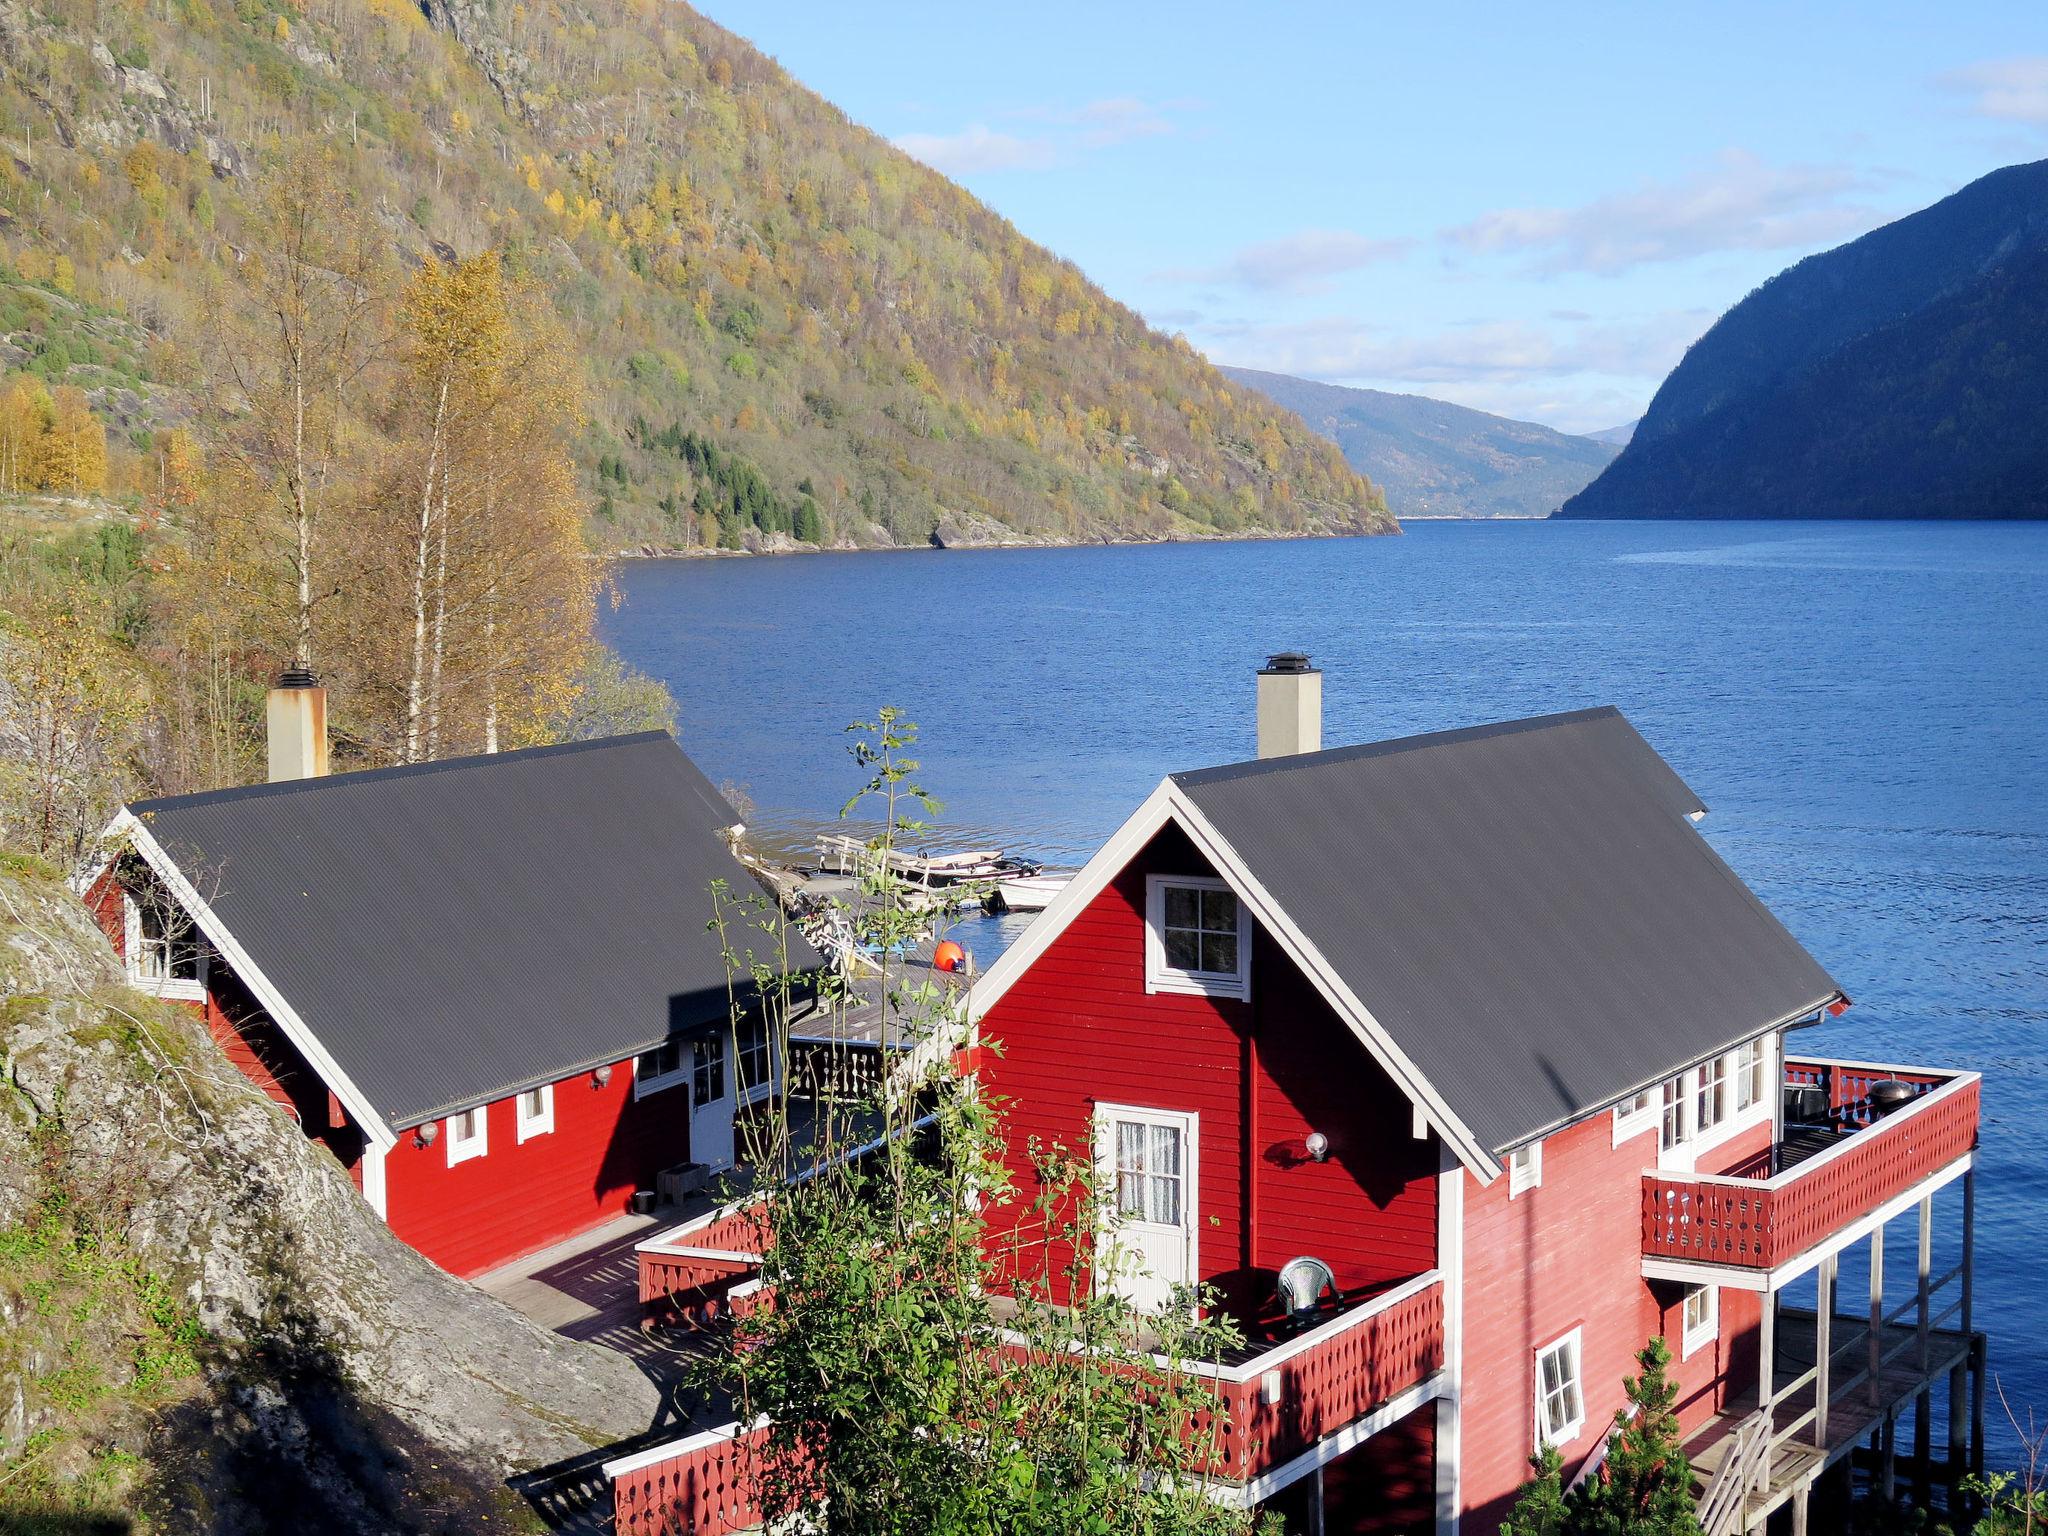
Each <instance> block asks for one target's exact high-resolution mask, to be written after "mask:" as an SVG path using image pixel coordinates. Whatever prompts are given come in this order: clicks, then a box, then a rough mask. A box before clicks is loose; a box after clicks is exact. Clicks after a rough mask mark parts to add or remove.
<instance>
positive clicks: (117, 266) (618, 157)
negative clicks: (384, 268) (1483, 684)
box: [0, 0, 1391, 548]
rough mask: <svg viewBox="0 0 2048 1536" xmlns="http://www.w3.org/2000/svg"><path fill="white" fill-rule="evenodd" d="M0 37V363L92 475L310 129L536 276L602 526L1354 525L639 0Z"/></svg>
mask: <svg viewBox="0 0 2048 1536" xmlns="http://www.w3.org/2000/svg"><path fill="white" fill-rule="evenodd" d="M0 66H4V67H0V144H4V152H0V247H4V249H0V279H4V278H5V277H6V276H8V275H11V277H12V279H13V281H12V282H11V283H10V285H9V286H8V288H6V289H5V290H4V291H0V327H4V330H5V337H4V340H0V363H6V364H11V365H13V366H17V367H20V366H25V367H27V368H29V369H30V370H32V371H33V372H35V373H36V374H37V375H39V376H40V377H41V378H42V379H43V380H44V381H45V382H46V383H47V384H49V385H50V386H53V387H54V386H57V385H65V386H72V387H76V388H78V389H79V390H81V391H83V393H84V398H85V399H86V400H87V401H89V403H90V405H91V407H92V409H93V411H94V412H95V414H96V415H97V416H98V417H99V418H100V419H101V420H102V421H103V422H104V423H105V425H106V426H107V428H108V429H109V430H110V432H111V438H112V449H113V460H114V462H113V464H112V466H111V468H110V470H109V476H110V479H111V483H112V488H113V489H114V490H116V491H120V490H124V489H135V488H138V487H140V486H141V485H143V484H144V483H146V482H147V481H148V480H149V478H150V474H151V470H150V468H149V465H150V463H151V462H153V459H154V458H160V456H161V446H162V445H161V441H160V438H161V435H162V433H163V431H164V429H166V428H167V427H169V426H171V425H173V424H175V423H176V422H178V421H179V420H180V419H182V418H183V417H185V416H186V415H189V414H191V413H193V412H194V411H195V409H196V406H195V403H194V402H195V400H196V398H197V397H198V396H199V395H201V394H202V393H204V392H205V391H206V390H207V389H209V388H214V387H217V386H218V383H219V378H220V374H219V369H218V363H219V358H218V356H217V354H218V352H219V345H218V342H219V338H218V336H217V334H216V333H217V331H218V328H219V322H220V321H221V320H222V318H223V314H224V309H225V308H231V307H232V306H233V304H234V303H235V302H238V300H237V299H236V296H235V295H234V292H233V284H232V281H231V280H232V278H233V276H234V274H235V273H236V271H237V269H238V267H239V266H240V264H241V263H242V262H243V260H244V259H245V256H246V255H247V254H248V252H249V251H250V250H251V249H252V247H254V246H255V245H257V244H258V243H259V241H258V240H257V237H256V235H255V234H254V233H253V232H252V220H253V219H254V217H255V209H254V199H255V190H254V189H255V188H256V186H257V185H258V184H259V182H260V181H261V178H262V175H263V174H264V173H265V172H266V170H268V169H269V168H271V167H273V166H274V165H275V163H276V162H277V160H278V158H279V156H280V155H281V154H282V153H283V151H284V149H285V148H286V146H288V145H290V144H292V143H295V142H297V141H300V140H304V139H308V138H311V139H314V140H317V141H319V142H320V143H322V144H323V145H325V146H327V147H329V148H330V149H332V150H333V151H334V154H335V157H336V174H337V175H338V177H339V179H340V182H341V184H342V186H343V188H344V189H345V190H346V191H347V192H349V193H350V194H351V195H353V196H354V197H355V198H356V199H357V200H358V201H359V202H360V204H361V206H362V207H363V208H365V209H366V210H368V212H369V214H370V217H371V221H372V228H373V231H374V234H375V237H376V239H377V241H378V242H379V243H380V245H381V246H382V247H383V249H382V250H381V251H380V252H379V256H378V259H379V260H380V261H382V262H385V263H388V264H391V265H393V266H395V267H397V268H398V269H400V271H401V272H402V271H403V270H405V269H409V268H412V267H416V266H417V265H418V264H419V263H420V262H421V261H423V260H424V259H426V258H428V257H430V256H434V255H438V256H440V257H442V258H443V259H447V260H453V259H456V258H467V257H471V256H475V255H478V254H480V253H483V252H487V251H491V252H496V253H498V254H499V255H500V256H501V257H502V261H503V265H504V268H505V270H506V272H507V273H508V275H509V276H510V277H511V278H512V279H513V280H515V281H517V282H530V283H531V284H533V285H534V286H536V287H537V288H538V289H539V291H541V292H542V293H543V294H544V295H545V296H546V297H547V299H548V301H549V302H550V304H551V305H552V307H553V309H554V311H555V314H556V315H557V317H558V318H559V321H560V323H561V325H562V327H563V329H564V333H565V347H566V350H567V353H568V355H569V357H570V359H571V361H572V362H573V366H574V370H575V372H576V373H577V374H578V375H579V380H578V382H579V383H580V385H581V386H582V387H581V389H580V390H579V391H578V393H579V394H580V395H581V397H582V398H583V400H584V401H585V402H587V410H588V415H587V418H586V419H585V420H583V421H582V422H580V423H579V424H578V425H577V429H576V436H575V440H574V448H575V461H576V465H577V472H578V477H579V482H580V486H581V489H582V492H583V494H584V496H585V497H586V499H587V501H588V504H589V507H590V510H591V514H592V519H593V526H592V533H593V534H594V536H595V542H596V543H597V544H598V546H599V547H601V548H605V547H609V548H620V547H631V546H636V545H659V546H663V547H677V548H683V547H691V546H700V545H705V544H722V545H725V546H726V547H739V546H742V545H746V546H750V547H754V546H761V545H764V544H765V545H767V546H770V547H779V546H785V545H788V544H792V543H797V542H804V543H854V544H882V543H891V542H894V543H923V542H925V541H927V540H929V539H932V538H933V537H935V536H936V537H938V538H940V539H942V540H944V541H947V542H984V541H995V540H1005V539H1012V538H1023V539H1056V540H1065V539H1098V538H1153V537H1170V536H1204V535H1211V534H1216V533H1226V532H1265V531H1272V532H1311V531H1343V532H1372V531H1385V530H1388V529H1390V528H1391V521H1390V520H1389V519H1388V518H1387V516H1386V514H1385V510H1384V503H1383V501H1382V499H1381V497H1380V496H1379V493H1378V492H1377V491H1376V490H1375V489H1374V488H1373V487H1372V486H1371V485H1369V484H1368V483H1367V482H1366V480H1364V479H1363V478H1362V477H1360V476H1358V475H1357V474H1355V473H1353V472H1352V471H1351V470H1349V469H1348V468H1347V467H1346V466H1345V464H1344V463H1343V461H1342V459H1341V457H1340V456H1339V455H1338V454H1337V453H1336V452H1335V450H1334V449H1332V448H1331V447H1330V446H1329V445H1328V444H1327V443H1325V442H1323V441H1322V440H1321V439H1319V438H1317V437H1316V436H1315V435H1314V434H1312V433H1310V432H1309V431H1308V430H1307V429H1306V428H1305V427H1303V426H1302V424H1301V423H1300V422H1299V421H1298V420H1297V419H1295V418H1294V417H1293V416H1292V415H1290V414H1289V413H1287V412H1285V411H1282V410H1278V409H1276V408H1274V407H1273V406H1272V405H1271V404H1270V403H1269V402H1267V401H1266V400H1264V399H1263V398H1261V397H1259V396H1256V395H1251V394H1248V393H1247V392H1245V391H1242V390H1240V389H1237V388H1235V387H1233V386H1232V385H1231V384H1229V383H1228V381H1226V380H1225V379H1223V378H1222V376H1221V375H1220V374H1218V373H1217V372H1216V371H1215V370H1214V369H1213V368H1211V367H1209V366H1208V365H1207V364H1206V363H1205V362H1203V361H1202V360H1201V359H1200V358H1199V357H1198V356H1196V355H1195V354H1194V353H1193V352H1192V351H1191V350H1190V349H1189V348H1188V347H1187V346H1186V344H1185V343H1184V342H1182V341H1180V340H1178V339H1176V338H1171V337H1167V336H1164V335H1161V334H1159V333H1157V332H1155V331H1153V330H1151V329H1150V328H1149V327H1147V326H1146V325H1145V323H1144V322H1143V321H1142V320H1141V319H1140V318H1139V317H1138V316H1137V315H1136V314H1135V313H1133V312H1132V311H1130V310H1129V309H1126V308H1124V307H1123V306H1121V305H1118V304H1116V303H1114V302H1112V301H1111V300H1110V299H1108V298H1107V297H1106V296H1105V295H1104V294H1103V293H1102V292H1101V291H1100V290H1099V289H1097V288H1095V287H1094V286H1093V285H1091V284H1090V283H1089V282H1088V281H1087V280H1086V279H1085V278H1084V277H1083V276H1082V275H1081V273H1080V272H1079V271H1078V270H1076V269H1075V268H1074V267H1073V266H1071V265H1070V264H1068V263H1065V262H1062V261H1060V260H1058V259H1056V258H1055V257H1053V256H1052V255H1050V254H1049V253H1047V252H1046V251H1044V250H1042V249H1040V248H1039V247H1037V246H1034V245H1032V244H1031V243H1030V242H1029V241H1027V240H1025V239H1024V238H1023V237H1022V236H1021V235H1019V234H1018V232H1017V231H1016V230H1015V229H1014V228H1012V227H1011V226H1010V225H1008V224H1007V223H1006V222H1004V221H1003V220H1002V219H1000V218H998V217H997V216H996V215H995V214H993V213H992V212H990V211H989V210H988V209H987V208H985V207H983V206H982V205H981V204H979V203H978V202H976V201H975V200H974V199H973V198H972V197H970V196H968V195H967V194H966V193H965V192H963V191H962V190H961V189H959V188H958V187H956V186H954V185H952V184H951V183H949V182H947V181H946V180H945V179H944V178H943V177H941V176H939V175H937V174H936V173H934V172H932V171H930V170H927V169H926V168H924V167H922V166H920V165H918V164H916V163H915V162H913V161H911V160H909V159H907V158H906V157H905V156H903V155H901V154H900V153H898V152H897V151H895V150H894V149H892V148H891V147H890V146H888V145H887V144H886V143H884V142H883V141H881V140H880V139H878V138H877V137H875V136H874V135H872V134H870V133H868V132H866V131H865V130H863V129H861V128H859V127H857V126H855V125H853V124H852V123H849V122H848V121H847V120H846V118H845V117H844V116H843V115H842V114H840V113H839V112H837V111H836V110H835V109H833V108H832V107H831V106H829V105H828V104H827V103H825V102H823V101H821V100H820V99H818V98H817V97H816V96H814V95H812V94H811V93H810V92H808V91H806V90H804V89H803V88H802V87H801V86H800V85H798V84H797V83H796V82H794V81H792V80H791V79H789V77H788V76H787V75H785V74H784V73H783V72H782V71H781V70H780V69H779V68H777V67H776V66H775V65H774V63H773V62H772V61H770V60H768V59H766V58H764V57H763V56H761V55H760V54H759V53H757V52H756V51H755V50H753V49H752V48H750V47H748V46H747V45H746V44H745V43H743V42H741V41H740V40H738V39H736V38H734V37H733V36H732V35H731V34H729V33H727V32H725V31H723V30H722V29H720V28H719V27H717V26H715V25H713V24H711V23H710V22H708V21H706V20H705V19H704V18H702V17H700V16H698V15H696V14H695V13H694V12H692V11H690V10H689V9H687V8H685V7H684V6H681V5H678V4H664V5H655V4H652V3H648V0H577V3H574V4H549V3H537V4H528V3H506V4H502V5H485V4H472V3H469V0H458V3H455V4H450V5H440V4H430V5H428V6H426V7H425V8H420V7H416V6H415V5H413V4H411V3H408V0H334V3H332V4H324V5H321V6H317V7H311V8H307V9H301V8H299V7H297V6H295V5H293V4H290V3H287V0H232V3H230V0H153V3H150V4H146V5H145V4H140V3H122V0H116V3H113V4H86V3H84V0H42V3H39V4H23V5H12V6H6V7H0ZM224 289H225V290H226V291H227V297H226V298H225V299H224V298H223V297H222V291H223V290H224ZM67 398H68V397H67ZM55 404H56V402H55V397H54V395H53V397H52V402H51V408H52V410H54V408H55ZM686 441H687V442H688V443H690V444H693V445H695V446H694V447H693V448H691V449H690V450H689V451H684V450H682V449H681V448H680V447H679V445H680V444H683V443H685V442H686ZM57 483H58V482H57V481H56V480H54V479H53V480H50V481H49V482H48V487H47V488H55V487H56V486H57Z"/></svg>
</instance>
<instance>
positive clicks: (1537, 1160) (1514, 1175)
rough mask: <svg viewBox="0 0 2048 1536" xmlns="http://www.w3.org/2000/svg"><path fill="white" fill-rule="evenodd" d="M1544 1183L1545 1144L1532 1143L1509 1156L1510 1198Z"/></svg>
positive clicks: (1516, 1149)
mask: <svg viewBox="0 0 2048 1536" xmlns="http://www.w3.org/2000/svg"><path fill="white" fill-rule="evenodd" d="M1542 1182H1543V1143H1542V1142H1540V1141H1532V1142H1530V1143H1529V1144H1528V1145H1527V1146H1526V1147H1517V1148H1515V1150H1514V1151H1512V1152H1510V1153H1509V1154H1508V1198H1509V1199H1510V1200H1512V1199H1514V1198H1515V1196H1517V1195H1519V1194H1521V1193H1522V1192H1523V1191H1524V1190H1530V1189H1534V1188H1536V1186H1537V1185H1539V1184H1541V1183H1542Z"/></svg>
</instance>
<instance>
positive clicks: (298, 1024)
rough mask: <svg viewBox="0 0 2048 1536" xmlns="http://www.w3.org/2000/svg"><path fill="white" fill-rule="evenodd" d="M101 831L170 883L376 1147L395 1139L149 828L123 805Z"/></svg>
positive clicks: (217, 948) (210, 939)
mask: <svg viewBox="0 0 2048 1536" xmlns="http://www.w3.org/2000/svg"><path fill="white" fill-rule="evenodd" d="M106 835H107V836H108V837H110V838H112V837H126V838H128V839H129V840H130V841H131V842H132V843H133V844H134V847H135V851H136V853H138V854H139V855H141V857H142V861H143V862H144V863H145V864H147V865H148V866H149V867H150V868H151V869H153V870H155V871H156V874H157V878H158V879H160V880H162V881H163V882H164V884H165V885H167V886H168V887H170V891H171V894H172V895H173V896H175V897H176V898H177V899H178V901H179V903H180V904H181V905H182V906H183V907H184V908H185V911H186V912H187V913H188V914H189V915H190V916H191V918H192V921H193V922H195V923H197V924H198V925H199V931H200V932H201V933H203V934H205V935H206V938H207V941H208V942H209V943H211V944H212V945H213V948H214V952H215V953H216V954H218V955H219V956H220V957H221V958H222V959H223V960H225V961H226V962H227V964H228V966H229V968H230V969H231V970H233V971H234V973H235V975H236V976H238V977H240V978H241V980H242V984H243V985H244V986H246V987H248V989H249V990H250V991H251V992H252V993H254V994H255V996H256V1001H257V1002H259V1003H261V1004H262V1005H263V1011H264V1012H265V1013H267V1014H269V1015H270V1017H271V1018H272V1020H274V1021H275V1022H276V1024H277V1027H278V1028H279V1029H281V1030H283V1031H284V1034H285V1038H286V1039H287V1040H289V1041H291V1043H292V1044H293V1045H294V1046H295V1047H296V1048H297V1049H298V1052H299V1054H300V1055H301V1056H304V1057H305V1058H306V1061H307V1063H308V1064H309V1065H310V1066H311V1067H312V1068H313V1070H314V1071H315V1072H317V1073H319V1074H320V1076H321V1078H322V1079H323V1080H324V1081H325V1082H326V1084H327V1086H328V1087H329V1088H331V1089H332V1090H333V1091H334V1096H335V1097H336V1098H338V1099H340V1100H341V1102H342V1103H343V1105H345V1106H346V1107H347V1109H348V1112H349V1113H350V1114H351V1115H353V1116H354V1117H355V1122H356V1124H357V1125H359V1126H361V1127H362V1129H363V1131H364V1132H365V1133H366V1134H367V1135H368V1136H369V1138H370V1139H371V1141H373V1142H375V1143H376V1144H377V1146H379V1147H380V1148H389V1147H391V1146H393V1145H395V1144H396V1143H397V1141H398V1135H397V1133H396V1132H395V1131H393V1130H392V1129H391V1127H390V1126H388V1125H386V1124H385V1123H384V1117H383V1116H382V1115H380V1114H378V1113H377V1111H376V1110H375V1109H374V1108H372V1107H371V1105H370V1101H369V1100H368V1099H367V1098H366V1097H364V1095H363V1091H362V1090H361V1089H360V1088H358V1087H357V1086H356V1085H355V1083H354V1082H353V1081H351V1080H350V1078H349V1075H348V1074H347V1073H346V1072H344V1071H342V1070H341V1068H340V1066H339V1065H337V1064H336V1062H335V1060H334V1058H333V1057H332V1056H330V1055H328V1053H327V1048H326V1047H325V1046H323V1045H322V1044H321V1043H320V1040H319V1037H318V1036H316V1035H315V1034H314V1033H313V1032H312V1030H310V1029H308V1028H307V1027H306V1021H305V1020H304V1019H302V1018H300V1017H299V1015H298V1013H297V1011H296V1010H294V1009H293V1007H292V1005H291V1004H290V1003H289V1002H287V1001H285V996H284V993H282V992H280V991H279V990H278V989H277V987H276V986H275V985H274V984H273V983H272V982H271V980H270V978H269V977H267V976H265V975H264V974H263V972H262V970H261V969H260V968H259V967H258V966H257V964H256V962H255V961H254V960H252V959H251V958H250V957H249V952H248V951H247V950H245V949H243V948H242V946H241V945H240V944H239V943H237V942H236V941H235V936H234V934H232V933H231V932H229V931H228V926H227V924H226V923H223V922H222V921H221V920H220V918H219V916H218V915H217V914H216V913H215V912H214V910H213V908H211V907H209V906H208V905H207V904H206V902H205V900H204V899H203V898H202V897H201V896H200V894H199V892H198V891H197V890H196V889H195V888H194V887H193V885H192V882H191V881H190V880H188V879H186V878H185V874H184V871H182V870H180V869H179V868H178V866H177V863H176V862H175V861H174V860H173V859H172V858H171V856H170V855H169V854H167V853H165V852H164V850H163V846H162V845H161V844H160V843H158V842H157V840H156V839H155V837H153V836H151V835H150V831H149V828H148V827H146V826H144V825H143V824H142V822H141V820H140V819H139V818H138V817H137V816H136V815H135V813H134V812H133V811H129V810H126V809H123V810H122V812H121V813H120V815H118V816H116V817H115V818H114V820H113V824H112V825H111V826H109V827H108V828H107V833H106Z"/></svg>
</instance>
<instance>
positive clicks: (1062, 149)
mask: <svg viewBox="0 0 2048 1536" xmlns="http://www.w3.org/2000/svg"><path fill="white" fill-rule="evenodd" d="M1201 105H1202V104H1201V103H1200V102H1198V101H1193V100H1188V99H1178V100H1173V101H1163V102H1148V101H1144V100H1141V99H1140V98H1138V97H1136V96H1106V97H1103V98H1102V99H1101V100H1099V101H1091V102H1087V103H1084V104H1083V105H1081V106H1078V107H1067V106H1039V107H1021V108H1018V109H1017V110H1015V111H1011V112H1006V113H1001V114H999V115H998V119H997V120H998V121H1003V120H1008V121H1011V122H1020V123H1036V124H1040V125H1042V126H1041V127H1040V128H1039V129H1038V130H1037V131H1034V132H1030V133H1008V132H1004V131H1002V130H1001V129H996V128H991V127H989V126H988V125H987V124H986V123H974V124H971V125H970V126H968V127H966V128H963V129H961V130H960V131H959V132H958V133H904V134H899V135H897V137H896V138H895V139H894V140H893V141H892V142H893V143H894V144H895V145H896V147H897V148H898V149H900V150H902V151H903V152H904V153H905V154H907V155H911V156H914V157H915V158H917V159H919V160H922V161H923V162H924V163H925V164H926V165H928V166H930V167H931V168H932V169H933V170H935V171H943V172H945V173H946V174H947V175H949V176H972V175H975V174H977V173H978V172H982V171H1044V170H1050V169H1051V168H1052V167H1053V166H1055V165H1059V164H1061V163H1063V162H1065V161H1067V160H1070V159H1072V158H1073V157H1074V156H1075V155H1077V154H1081V153H1085V152H1087V151H1090V150H1098V149H1107V148H1109V147H1110V146H1112V145H1116V144H1128V143H1130V142H1131V141H1133V140H1135V139H1156V138H1161V137H1163V136H1165V135H1167V134H1171V133H1177V132H1179V125H1178V124H1177V123H1176V122H1175V120H1174V119H1175V116H1176V115H1177V114H1181V113H1186V112H1192V111H1197V110H1199V109H1200V107H1201Z"/></svg>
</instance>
